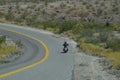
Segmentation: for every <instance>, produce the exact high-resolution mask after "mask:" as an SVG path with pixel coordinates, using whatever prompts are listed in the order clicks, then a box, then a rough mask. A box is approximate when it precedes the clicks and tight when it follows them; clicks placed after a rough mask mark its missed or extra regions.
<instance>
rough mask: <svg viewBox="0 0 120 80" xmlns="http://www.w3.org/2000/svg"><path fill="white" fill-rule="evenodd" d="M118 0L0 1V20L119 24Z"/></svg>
mask: <svg viewBox="0 0 120 80" xmlns="http://www.w3.org/2000/svg"><path fill="white" fill-rule="evenodd" d="M119 3H120V0H59V1H58V0H0V4H1V5H0V18H5V19H7V20H10V21H37V22H41V21H48V20H49V21H62V20H75V21H76V20H77V21H80V22H96V23H107V22H112V23H120V9H119V7H120V5H119Z"/></svg>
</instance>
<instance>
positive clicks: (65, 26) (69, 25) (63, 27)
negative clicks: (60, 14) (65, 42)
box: [59, 21, 77, 33]
mask: <svg viewBox="0 0 120 80" xmlns="http://www.w3.org/2000/svg"><path fill="white" fill-rule="evenodd" d="M76 24H77V23H76V22H75V21H64V22H61V23H60V25H59V33H63V32H66V31H69V30H72V29H73V27H74V26H75V25H76Z"/></svg>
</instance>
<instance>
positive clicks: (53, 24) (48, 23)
mask: <svg viewBox="0 0 120 80" xmlns="http://www.w3.org/2000/svg"><path fill="white" fill-rule="evenodd" d="M41 25H43V27H44V29H46V28H56V27H57V23H56V22H51V21H45V22H41Z"/></svg>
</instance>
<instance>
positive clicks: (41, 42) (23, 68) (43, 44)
mask: <svg viewBox="0 0 120 80" xmlns="http://www.w3.org/2000/svg"><path fill="white" fill-rule="evenodd" d="M0 29H1V30H6V31H10V32H14V33H16V34H20V35H23V36H25V37H28V38H31V39H33V40H35V41H37V42H39V43H40V44H42V46H43V47H44V49H45V56H44V57H43V58H42V59H41V60H40V61H37V62H35V63H33V64H31V65H27V66H25V67H22V68H19V69H17V70H13V71H11V72H7V73H4V74H1V75H0V78H3V77H6V76H10V75H12V74H15V73H18V72H20V71H23V70H26V69H29V68H32V67H34V66H37V65H38V64H41V63H43V62H44V61H45V60H46V59H47V58H48V56H49V51H48V48H47V46H46V45H45V43H44V42H43V41H41V40H39V39H37V38H35V37H33V36H30V35H27V34H25V33H21V32H17V31H14V30H10V29H7V28H0Z"/></svg>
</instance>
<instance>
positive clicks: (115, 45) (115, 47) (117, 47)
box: [106, 38, 120, 51]
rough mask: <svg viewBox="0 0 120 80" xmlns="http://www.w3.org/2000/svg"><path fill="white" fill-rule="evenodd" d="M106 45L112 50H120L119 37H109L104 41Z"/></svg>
mask: <svg viewBox="0 0 120 80" xmlns="http://www.w3.org/2000/svg"><path fill="white" fill-rule="evenodd" d="M106 44H107V46H108V47H109V48H111V49H112V50H113V51H120V39H117V38H116V39H111V40H108V41H107V42H106Z"/></svg>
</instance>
